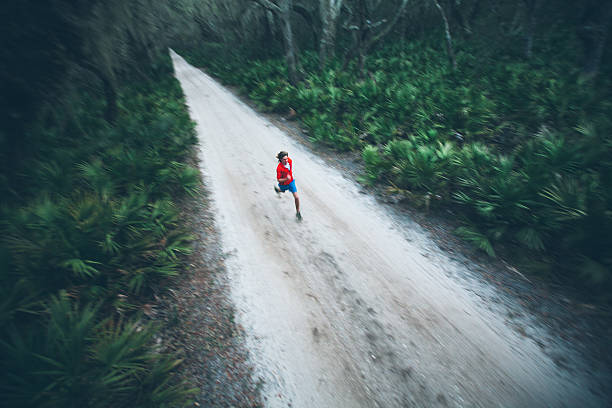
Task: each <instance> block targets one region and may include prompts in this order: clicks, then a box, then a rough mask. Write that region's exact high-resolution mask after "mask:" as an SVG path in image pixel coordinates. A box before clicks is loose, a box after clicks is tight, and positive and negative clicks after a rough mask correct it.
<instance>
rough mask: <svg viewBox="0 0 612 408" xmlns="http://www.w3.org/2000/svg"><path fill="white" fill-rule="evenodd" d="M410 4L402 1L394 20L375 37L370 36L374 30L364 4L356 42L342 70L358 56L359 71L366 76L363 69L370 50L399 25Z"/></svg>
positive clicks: (405, 0)
mask: <svg viewBox="0 0 612 408" xmlns="http://www.w3.org/2000/svg"><path fill="white" fill-rule="evenodd" d="M407 4H408V0H402V3H401V4H400V6H399V8H398V10H397V11H396V12H395V15H394V16H393V20H391V22H390V23H387V25H386V26H385V28H384V29H383V30H381V31H380V32H379V33H378V34H376V35H374V36H370V34H371V32H372V29H371V28H370V26H369V19H368V15H367V6H366V5H365V2H362V7H361V11H360V15H359V17H358V18H359V30H358V32H357V34H356V41H355V42H354V44H353V47H351V49H350V50H349V52H348V53H347V54H346V56H345V58H344V63H343V64H342V69H343V70H344V69H345V68H346V67H347V66H348V63H349V62H350V61H351V59H353V58H354V57H355V55H357V56H358V57H359V64H358V66H359V71H360V73H361V75H363V74H364V72H363V69H364V67H365V61H366V58H367V55H368V52H369V50H370V49H371V48H372V47H373V46H374V45H375V44H376V43H377V42H378V41H380V40H381V39H383V38H384V37H385V36H386V35H387V34H389V33H390V32H391V30H392V29H393V27H395V25H396V24H397V22H398V21H399V20H400V19H401V17H402V15H403V13H404V10H405V9H406V5H407Z"/></svg>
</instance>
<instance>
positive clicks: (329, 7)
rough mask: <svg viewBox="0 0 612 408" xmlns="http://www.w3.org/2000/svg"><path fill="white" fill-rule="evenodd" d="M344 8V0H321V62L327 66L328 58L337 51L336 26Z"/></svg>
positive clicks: (322, 66) (322, 65) (321, 64)
mask: <svg viewBox="0 0 612 408" xmlns="http://www.w3.org/2000/svg"><path fill="white" fill-rule="evenodd" d="M341 9H342V0H319V12H320V14H321V42H320V45H319V64H320V67H321V69H323V68H324V67H325V64H326V63H327V61H328V59H330V58H333V57H334V56H335V52H336V28H337V24H338V17H339V16H340V10H341Z"/></svg>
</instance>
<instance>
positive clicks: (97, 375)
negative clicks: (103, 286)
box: [0, 293, 190, 408]
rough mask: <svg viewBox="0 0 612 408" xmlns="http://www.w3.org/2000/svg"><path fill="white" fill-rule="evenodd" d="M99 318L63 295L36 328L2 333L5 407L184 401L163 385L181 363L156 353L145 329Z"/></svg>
mask: <svg viewBox="0 0 612 408" xmlns="http://www.w3.org/2000/svg"><path fill="white" fill-rule="evenodd" d="M98 316H99V306H91V305H86V306H83V307H79V306H78V305H77V304H74V303H72V302H71V301H70V299H69V297H68V296H67V295H66V293H62V294H60V296H59V297H54V298H52V300H51V301H50V302H49V304H48V305H47V312H46V313H44V314H42V315H41V316H40V317H39V321H38V322H36V323H37V324H35V325H31V326H29V327H28V326H25V327H24V326H23V325H22V327H18V326H11V327H8V328H5V330H4V333H5V334H7V336H3V337H2V338H3V339H4V340H2V341H1V342H0V355H1V365H2V366H1V367H2V370H3V373H4V378H5V380H3V382H2V384H0V389H1V390H2V395H3V404H9V406H24V407H30V406H31V407H34V406H37V407H57V406H65V407H84V406H89V407H108V406H117V407H122V406H125V407H143V408H144V407H154V406H158V407H159V406H168V405H170V404H180V403H181V402H182V401H184V399H185V397H186V396H187V395H188V394H189V392H190V391H189V390H188V389H187V388H186V387H185V386H184V385H183V384H180V383H178V382H176V383H174V384H173V383H171V382H168V373H169V372H170V371H171V370H172V369H173V368H174V366H175V365H176V364H178V362H179V361H176V360H170V359H168V358H167V357H165V356H163V355H161V354H158V353H157V352H156V351H154V349H153V348H152V336H153V334H154V331H153V329H152V328H151V327H147V326H140V325H138V324H137V323H136V322H129V321H127V322H122V321H121V320H115V319H106V320H102V321H100V320H99V317H98ZM160 374H161V375H160Z"/></svg>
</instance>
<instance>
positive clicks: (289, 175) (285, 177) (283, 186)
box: [274, 150, 302, 221]
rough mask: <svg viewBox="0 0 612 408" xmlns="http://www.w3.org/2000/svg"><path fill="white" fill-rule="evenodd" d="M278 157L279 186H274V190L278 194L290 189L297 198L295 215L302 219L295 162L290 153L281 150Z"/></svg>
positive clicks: (277, 173)
mask: <svg viewBox="0 0 612 408" xmlns="http://www.w3.org/2000/svg"><path fill="white" fill-rule="evenodd" d="M276 158H277V159H278V166H276V179H277V180H278V186H274V191H276V192H277V193H278V194H280V193H284V192H285V191H287V190H289V191H291V193H292V194H293V198H294V199H295V217H296V218H297V219H298V221H299V220H301V219H302V214H300V198H299V197H298V194H297V187H295V180H294V178H293V162H292V160H291V159H290V158H289V153H287V152H285V151H282V150H281V151H280V152H279V153H278V154H277V155H276Z"/></svg>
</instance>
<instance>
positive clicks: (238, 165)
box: [172, 53, 606, 408]
mask: <svg viewBox="0 0 612 408" xmlns="http://www.w3.org/2000/svg"><path fill="white" fill-rule="evenodd" d="M172 58H173V61H174V64H175V71H176V76H177V78H178V79H179V80H180V82H181V85H182V87H183V90H184V92H185V95H186V97H187V103H188V105H189V108H190V112H191V116H192V118H193V119H194V120H195V121H196V122H197V130H198V134H199V138H200V144H201V160H202V163H203V172H204V174H205V175H206V177H207V180H206V181H207V183H208V185H209V187H210V190H211V191H212V196H213V199H214V201H215V206H216V208H217V210H218V225H219V226H220V228H221V232H222V240H223V242H222V245H223V248H224V250H225V251H226V252H227V253H228V254H229V255H228V260H227V266H228V270H229V272H230V276H231V282H232V297H233V300H234V302H235V304H236V309H237V311H238V315H237V320H238V321H239V323H241V324H242V325H243V326H244V327H245V330H246V332H247V333H248V338H247V344H248V346H249V348H250V350H251V355H252V358H253V361H254V364H255V366H256V368H257V375H258V376H259V377H260V378H261V379H262V380H263V392H264V397H265V400H266V404H267V406H269V407H287V406H292V407H304V408H310V407H322V408H323V407H325V408H327V407H411V406H417V407H420V406H427V407H429V406H451V407H465V406H482V407H498V406H499V407H502V406H503V407H564V406H567V407H578V406H579V407H591V406H592V407H597V406H604V405H606V402H605V401H603V400H602V398H603V397H601V396H598V395H597V394H596V392H597V390H596V388H597V386H595V385H593V384H591V383H590V382H589V381H590V380H589V377H588V376H587V375H586V374H584V375H583V372H582V371H580V369H579V368H576V367H578V366H579V365H580V358H579V356H576V355H574V354H575V353H574V352H573V351H572V350H571V349H569V348H568V349H567V350H561V352H563V353H564V355H565V356H566V360H567V361H569V362H570V365H572V367H570V369H567V368H565V369H564V368H560V367H559V365H557V364H555V363H554V362H553V361H552V360H551V358H550V357H549V356H548V355H547V354H545V353H544V352H543V351H542V349H541V347H540V346H538V345H537V344H536V342H534V341H533V340H532V339H530V338H527V337H524V336H521V335H520V334H519V333H517V331H516V330H513V329H511V328H510V327H509V326H508V325H507V323H506V322H505V319H504V317H503V316H502V315H501V314H500V312H499V311H495V309H491V308H488V307H485V305H483V303H482V301H481V300H480V298H479V297H478V296H475V294H474V293H473V291H472V290H468V288H466V286H465V285H463V284H462V283H461V280H457V279H454V278H453V276H461V275H462V274H464V272H465V266H463V265H462V264H460V263H458V262H456V261H453V260H451V259H449V258H448V257H447V256H446V255H445V254H444V253H443V252H441V251H440V250H439V249H437V247H436V245H435V244H434V243H433V242H431V240H430V238H428V236H427V235H426V234H425V233H424V232H423V231H422V230H421V229H420V228H419V227H418V226H417V225H413V224H410V223H409V222H401V223H400V222H398V221H397V220H394V219H393V218H392V217H390V216H389V215H388V214H387V213H386V212H385V210H384V209H382V208H380V206H379V205H378V204H377V203H376V202H375V201H374V200H373V199H372V198H371V197H369V196H367V195H365V194H361V193H360V192H359V187H358V186H357V185H356V184H355V183H353V182H352V181H350V180H348V179H347V178H344V177H343V176H342V174H340V173H339V172H338V171H337V170H335V169H332V168H330V167H329V166H327V165H326V164H325V163H324V162H323V161H322V160H321V159H319V158H317V157H316V156H315V155H313V154H312V153H311V152H309V151H307V150H306V149H305V148H304V147H303V146H301V145H300V144H298V143H296V142H295V141H294V140H292V139H290V138H289V137H288V136H287V135H286V134H284V133H282V132H281V131H280V130H279V129H277V128H276V127H275V126H273V125H272V124H271V123H269V122H268V121H266V120H265V119H262V118H261V117H260V116H258V115H257V114H256V113H255V112H253V111H252V110H251V109H250V108H249V107H248V106H246V105H245V104H243V103H242V102H241V101H239V100H238V99H237V98H236V97H234V96H233V95H232V94H231V93H230V92H228V91H227V90H225V89H224V88H223V87H221V86H220V85H219V84H218V83H216V82H215V81H213V80H212V79H211V78H210V77H208V76H207V75H206V74H204V73H202V72H201V71H200V70H198V69H195V68H193V67H192V66H190V65H188V64H187V63H186V62H185V61H184V60H183V59H182V58H181V57H180V56H178V55H177V54H175V53H172ZM279 150H287V151H288V152H289V154H290V156H291V157H292V159H293V162H294V166H295V170H294V176H295V180H296V184H297V187H298V191H299V194H300V197H301V201H302V214H303V216H304V220H303V221H302V222H297V221H296V219H295V210H294V205H293V199H292V198H291V196H290V195H289V194H288V193H287V194H286V195H282V196H280V197H278V196H277V195H276V193H274V190H273V186H274V183H275V168H276V164H277V161H276V159H275V157H274V156H275V154H276V153H277V152H278V151H279ZM482 290H493V289H487V288H482ZM542 337H543V339H542V341H546V340H545V338H546V336H545V334H543V335H542ZM574 365H575V367H574ZM593 390H594V391H593Z"/></svg>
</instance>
